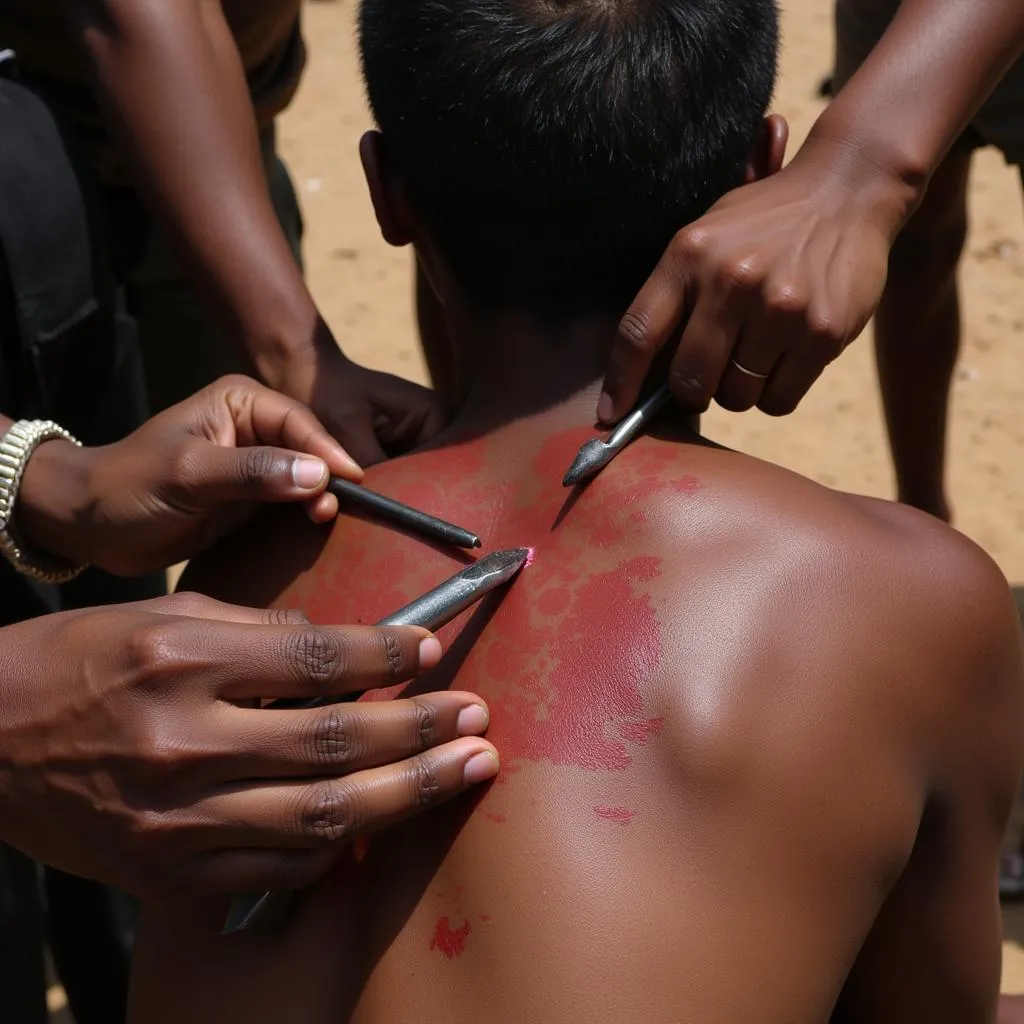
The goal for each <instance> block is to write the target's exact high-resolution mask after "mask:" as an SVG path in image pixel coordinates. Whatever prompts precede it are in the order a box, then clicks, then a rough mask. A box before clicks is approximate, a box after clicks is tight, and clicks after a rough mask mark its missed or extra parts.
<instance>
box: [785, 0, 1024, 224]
mask: <svg viewBox="0 0 1024 1024" xmlns="http://www.w3.org/2000/svg"><path fill="white" fill-rule="evenodd" d="M1022 51H1024V3H1021V0H972V2H971V3H964V2H963V0H903V2H902V4H901V6H900V9H899V12H898V13H897V15H896V17H895V18H894V19H893V22H892V24H891V25H890V27H889V29H888V31H887V32H886V33H885V35H884V36H883V37H882V39H881V40H880V41H879V43H878V45H877V46H876V47H875V49H874V50H873V52H872V53H871V55H870V56H869V57H868V59H867V60H866V61H865V62H864V64H863V65H862V67H861V68H860V69H859V70H858V71H857V73H856V74H855V75H854V76H853V78H852V79H851V80H850V81H849V83H848V84H847V85H846V87H845V88H844V89H843V90H842V91H841V92H840V94H839V95H838V96H837V97H836V99H835V100H834V101H833V102H832V103H831V104H830V106H829V107H828V109H827V110H826V111H825V113H823V114H822V116H821V117H820V118H819V119H818V122H817V123H816V124H815V126H814V128H813V129H812V131H811V135H810V137H809V138H808V141H807V144H806V146H805V151H806V155H807V157H808V158H811V159H826V160H829V161H832V162H833V163H834V165H835V167H836V169H837V170H838V171H839V173H841V174H847V175H848V176H849V178H850V179H851V181H853V182H854V183H855V185H856V187H857V188H860V189H864V190H866V191H867V192H869V193H874V194H877V196H878V201H879V204H881V205H882V206H883V207H884V208H885V209H884V214H885V216H886V218H887V220H888V222H889V223H888V226H889V227H890V229H891V232H892V234H893V236H895V234H896V233H898V231H899V230H900V228H901V227H902V226H903V224H904V223H905V222H906V219H907V218H908V217H909V216H910V214H911V213H912V212H913V210H914V209H915V208H916V206H917V203H918V202H919V200H920V197H921V196H922V195H923V193H924V190H925V188H926V187H927V183H928V180H929V178H930V177H931V174H932V173H933V172H934V170H935V169H936V167H937V166H938V165H939V163H940V162H941V161H942V159H943V157H944V156H945V154H946V152H947V151H948V149H949V147H950V146H951V145H952V144H953V142H954V141H955V140H956V138H957V137H958V136H959V134H960V133H961V132H962V131H963V129H964V128H965V126H966V125H967V124H968V122H969V121H970V119H971V117H972V116H973V115H974V113H975V112H976V111H977V110H978V108H979V107H980V106H981V104H982V103H983V102H984V101H985V99H986V97H987V96H988V95H989V93H990V92H991V91H992V89H993V88H994V87H995V85H996V84H997V83H998V82H999V80H1000V78H1001V77H1002V76H1003V74H1004V73H1005V72H1006V70H1007V69H1008V68H1009V66H1010V65H1011V64H1012V63H1013V61H1014V60H1015V59H1016V58H1017V57H1018V56H1019V55H1020V54H1021V52H1022Z"/></svg>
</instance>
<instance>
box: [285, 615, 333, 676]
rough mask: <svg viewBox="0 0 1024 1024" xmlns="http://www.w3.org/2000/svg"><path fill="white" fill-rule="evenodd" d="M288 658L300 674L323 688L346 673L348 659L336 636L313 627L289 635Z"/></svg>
mask: <svg viewBox="0 0 1024 1024" xmlns="http://www.w3.org/2000/svg"><path fill="white" fill-rule="evenodd" d="M288 660H289V662H290V664H291V665H292V666H293V667H294V670H295V671H296V672H297V674H298V675H299V677H300V678H301V679H302V680H303V681H306V682H309V683H312V684H313V686H314V688H323V687H325V686H327V684H329V683H331V682H333V681H334V680H335V679H337V678H338V677H340V676H344V675H345V674H346V669H347V658H346V657H345V651H344V648H343V647H342V645H341V644H340V643H339V641H338V639H337V637H335V636H334V635H333V634H331V633H329V632H327V630H324V629H317V628H316V627H310V628H308V629H302V630H299V631H298V632H296V633H293V634H292V635H291V636H290V637H289V638H288Z"/></svg>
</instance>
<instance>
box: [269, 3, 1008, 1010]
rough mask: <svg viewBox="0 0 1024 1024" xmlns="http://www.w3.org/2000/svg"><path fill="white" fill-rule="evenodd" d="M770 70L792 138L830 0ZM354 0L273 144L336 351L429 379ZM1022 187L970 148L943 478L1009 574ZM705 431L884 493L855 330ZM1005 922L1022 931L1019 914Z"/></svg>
mask: <svg viewBox="0 0 1024 1024" xmlns="http://www.w3.org/2000/svg"><path fill="white" fill-rule="evenodd" d="M782 6H783V8H784V21H783V53H782V73H781V76H780V83H779V89H778V93H777V96H776V100H775V108H776V109H777V110H778V111H779V112H781V113H782V114H784V115H785V116H786V117H787V118H788V119H789V122H790V125H791V127H792V130H793V142H792V146H791V151H793V150H795V148H796V146H797V145H798V144H799V142H800V141H801V140H802V138H803V137H804V135H805V134H806V132H807V130H808V129H809V128H810V126H811V124H812V123H813V121H814V119H815V118H816V116H817V115H818V113H819V112H820V111H821V109H822V106H823V104H822V101H821V100H819V99H818V98H817V87H818V84H819V81H820V80H821V78H822V77H823V76H825V75H826V74H827V73H828V72H829V70H830V67H831V58H832V24H831V2H830V0H782ZM354 12H355V0H341V2H335V0H321V2H311V3H309V4H308V6H307V10H306V26H305V27H306V38H307V40H308V43H309V48H310V55H311V59H310V66H309V70H308V72H307V75H306V78H305V81H304V83H303V85H302V88H301V91H300V93H299V96H298V98H297V100H296V102H295V104H294V105H293V107H292V108H291V109H290V110H289V111H288V112H287V114H286V115H285V116H284V117H283V118H282V119H281V122H280V144H281V149H282V153H283V155H284V157H285V159H286V161H287V162H288V164H289V166H290V168H291V171H292V174H293V177H294V179H295V184H296V188H297V190H298V192H299V197H300V200H301V202H302V205H303V209H304V212H305V217H306V228H307V233H306V246H305V251H306V261H307V267H308V276H309V281H310V284H311V286H312V289H313V293H314V295H315V296H316V298H317V301H318V302H319V304H320V308H321V310H322V311H323V313H324V315H325V316H326V318H327V320H328V321H329V323H330V324H331V327H332V328H333V330H334V332H335V335H336V337H337V338H338V341H339V342H340V343H341V345H342V347H343V348H344V349H345V351H346V352H347V353H348V355H349V356H351V357H352V358H354V359H356V360H357V361H359V362H361V363H364V364H366V365H368V366H373V367H376V368H378V369H382V370H388V371H390V372H392V373H398V374H402V375H404V376H407V377H410V378H412V379H414V380H418V381H421V382H425V381H426V375H425V371H424V366H423V362H422V359H421V357H420V354H419V350H418V344H417V337H416V332H415V330H414V324H413V317H412V275H411V256H410V254H409V253H408V252H405V251H399V250H395V249H391V248H389V247H388V246H387V245H385V244H384V242H383V241H382V240H381V238H380V235H379V233H378V231H377V225H376V223H375V221H374V219H373V214H372V212H371V209H370V206H369V202H368V200H367V198H366V190H365V186H364V183H363V180H362V174H361V171H360V168H359V162H358V158H357V155H356V143H357V140H358V138H359V136H360V134H361V133H362V132H363V131H364V130H365V129H366V128H368V127H370V118H369V114H368V112H367V109H366V104H365V102H364V98H363V92H362V88H361V85H360V81H359V69H358V61H357V57H356V50H355V44H354V34H353V16H354ZM1022 212H1024V211H1022V202H1021V188H1020V182H1019V179H1018V177H1017V175H1016V173H1015V172H1014V171H1011V170H1009V169H1008V168H1007V167H1006V166H1005V165H1004V164H1003V163H1002V160H1001V158H1000V156H999V155H998V154H996V153H994V152H983V153H981V154H979V156H978V157H977V160H976V171H975V175H974V181H973V188H972V195H971V221H972V228H971V235H970V240H969V243H968V249H969V254H968V257H967V260H966V262H965V268H964V274H963V282H964V319H965V349H964V353H963V357H962V360H961V363H960V368H959V370H958V373H957V379H956V385H955V389H954V412H953V417H954V418H953V427H952V451H951V457H950V493H951V499H952V502H953V505H954V510H955V513H956V519H957V525H958V526H959V527H960V529H962V530H963V531H964V532H965V533H967V534H968V535H969V536H971V537H972V538H974V540H976V541H977V542H978V543H979V544H981V545H982V546H983V547H984V548H985V549H986V550H987V551H989V552H990V553H991V554H992V556H993V557H994V558H995V559H996V560H997V561H998V562H999V564H1000V565H1001V566H1002V568H1003V571H1004V572H1005V573H1006V574H1007V575H1008V576H1009V577H1010V579H1011V580H1012V581H1013V582H1015V583H1018V584H1020V583H1024V472H1022V465H1024V460H1022V453H1024V415H1021V412H1022V410H1024V216H1022ZM705 432H706V433H707V434H708V435H709V436H711V437H713V438H714V439H715V440H718V441H721V442H722V443H724V444H727V445H730V446H731V447H734V448H738V449H741V450H743V451H746V452H750V453H751V454H755V455H758V456H761V457H764V458H766V459H770V460H771V461H773V462H777V463H780V464H782V465H785V466H789V467H791V468H792V469H795V470H798V471H799V472H802V473H805V474H806V475H808V476H811V477H813V478H814V479H816V480H820V481H821V482H822V483H826V484H829V485H832V486H836V487H841V488H843V489H845V490H849V491H857V492H861V493H865V494H872V495H882V496H888V495H890V494H891V490H892V482H891V474H890V466H889V459H888V453H887V449H886V445H885V438H884V434H883V428H882V421H881V415H880V408H879V402H878V398H877V389H876V381H875V375H874V368H873V362H872V355H871V342H870V338H869V337H867V336H865V337H864V338H862V339H860V341H859V342H857V343H856V344H854V345H852V346H851V347H850V348H849V349H848V350H847V352H846V353H845V354H844V355H843V357H842V358H841V359H840V360H839V362H838V363H837V364H836V365H835V366H833V367H832V368H831V369H830V370H829V372H827V373H826V375H825V376H824V378H823V379H822V380H821V381H820V382H819V383H818V385H817V386H816V387H815V388H814V390H813V391H812V392H811V394H810V395H809V396H808V398H807V399H806V400H805V401H804V403H803V405H802V406H801V408H800V409H799V410H798V411H797V413H795V414H794V415H793V416H790V417H788V418H787V419H785V420H781V421H776V420H772V419H770V418H768V417H766V416H763V415H761V414H760V413H757V412H753V413H746V414H744V415H742V416H734V415H730V414H727V413H723V412H722V411H720V410H717V411H714V412H712V413H711V414H709V415H708V416H707V418H706V421H705ZM1007 918H1008V919H1007V922H1006V934H1007V936H1008V939H1009V938H1011V937H1012V938H1016V939H1017V940H1019V941H1021V942H1022V943H1024V913H1022V914H1020V915H1014V914H1013V913H1010V914H1008V915H1007ZM1005 951H1006V957H1005V965H1004V989H1005V990H1007V991H1021V992H1024V946H1018V945H1017V944H1016V942H1014V941H1008V942H1007V943H1006V946H1005Z"/></svg>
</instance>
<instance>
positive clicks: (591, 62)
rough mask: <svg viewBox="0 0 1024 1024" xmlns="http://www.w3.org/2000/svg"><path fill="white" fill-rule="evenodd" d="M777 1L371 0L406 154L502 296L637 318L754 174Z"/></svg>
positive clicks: (379, 70)
mask: <svg viewBox="0 0 1024 1024" xmlns="http://www.w3.org/2000/svg"><path fill="white" fill-rule="evenodd" d="M777 32H778V25H777V11H776V7H775V0H362V9H361V15H360V43H361V47H362V60H363V75H364V78H365V80H366V87H367V92H368V95H369V100H370V105H371V107H372V109H373V113H374V116H375V118H376V120H377V124H378V125H379V127H380V129H381V132H382V134H383V136H384V144H385V147H386V153H387V156H388V159H389V161H391V163H392V164H393V165H394V167H395V168H396V169H397V171H398V173H399V174H400V175H401V177H402V179H403V181H404V183H405V186H406V188H407V189H408V191H409V194H410V197H411V200H412V202H413V204H414V206H415V209H416V212H417V215H418V216H419V217H420V218H421V220H422V221H423V223H424V226H425V227H426V229H427V231H428V232H429V234H430V237H431V239H432V240H433V242H434V244H435V245H436V246H437V247H438V249H439V251H440V252H441V254H442V255H443V257H444V258H445V260H446V261H447V262H448V264H449V265H450V267H451V268H452V271H453V273H454V274H455V275H456V277H457V279H458V281H459V283H460V285H461V286H462V287H463V288H465V290H466V291H467V293H468V294H469V296H470V297H471V298H472V299H473V300H474V301H476V302H477V303H479V304H481V305H484V306H488V307H509V308H518V309H528V310H531V311H534V312H537V313H544V314H547V315H556V316H557V315H563V314H575V313H580V312H598V311H607V312H621V311H622V310H623V309H624V308H625V306H626V304H628V302H629V301H630V299H631V298H632V297H633V294H634V293H635V292H636V290H637V289H638V288H639V286H640V285H641V284H642V283H643V281H644V279H645V278H646V276H647V275H648V274H649V273H650V272H651V270H653V268H654V264H655V263H656V262H657V259H658V257H659V256H660V255H661V253H662V251H663V250H664V248H665V246H666V245H667V244H668V242H669V240H670V239H671V237H672V235H673V234H674V233H675V232H676V231H677V230H679V229H680V228H682V227H684V226H685V225H686V224H688V223H690V222H691V221H692V220H695V219H696V218H697V217H699V216H700V215H701V214H702V213H704V212H705V211H706V210H707V208H708V207H709V206H711V205H712V204H713V203H714V202H715V200H717V199H718V198H719V197H720V196H722V195H723V194H724V193H725V192H727V191H728V190H729V189H731V188H733V187H735V186H737V185H739V184H741V183H742V180H743V172H744V168H745V165H746V161H747V159H748V158H749V156H750V150H751V146H752V144H753V142H754V139H755V137H756V133H757V131H758V126H759V124H760V122H761V119H762V118H763V116H764V113H765V110H766V108H767V106H768V103H769V101H770V99H771V93H772V89H773V87H774V82H775V69H776V55H777V46H778V40H777Z"/></svg>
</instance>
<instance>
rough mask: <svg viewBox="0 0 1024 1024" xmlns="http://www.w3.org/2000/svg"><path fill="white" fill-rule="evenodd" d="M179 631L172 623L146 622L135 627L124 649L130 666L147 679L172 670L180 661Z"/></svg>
mask: <svg viewBox="0 0 1024 1024" xmlns="http://www.w3.org/2000/svg"><path fill="white" fill-rule="evenodd" d="M179 632H180V631H179V629H178V627H177V625H176V624H175V623H173V622H148V623H146V624H145V625H141V626H136V627H135V628H134V629H133V630H132V631H131V632H130V633H129V635H128V637H127V639H126V642H125V647H126V649H127V652H128V657H129V659H130V661H131V664H132V666H133V667H134V668H135V669H136V670H137V671H138V672H140V673H141V675H142V677H143V679H147V680H148V679H149V678H150V677H151V676H152V674H154V673H161V672H163V671H166V670H168V669H170V668H172V667H173V666H174V665H175V664H177V663H178V662H179V661H180V659H181V644H180V642H179V635H178V634H179Z"/></svg>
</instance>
